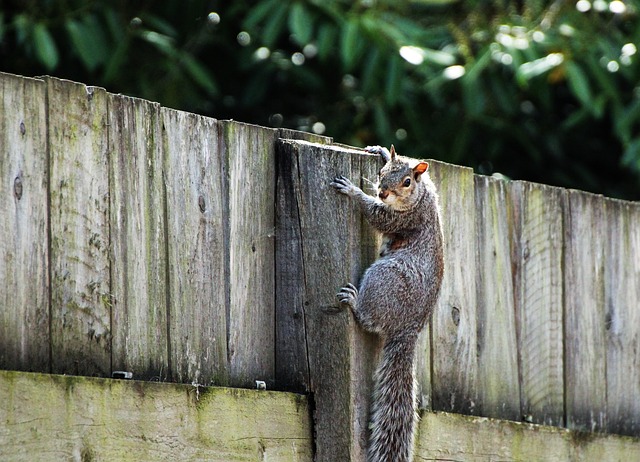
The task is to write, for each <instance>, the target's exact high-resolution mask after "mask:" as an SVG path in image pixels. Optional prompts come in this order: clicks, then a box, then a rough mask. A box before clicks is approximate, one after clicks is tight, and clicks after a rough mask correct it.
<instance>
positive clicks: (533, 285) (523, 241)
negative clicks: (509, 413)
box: [511, 181, 564, 425]
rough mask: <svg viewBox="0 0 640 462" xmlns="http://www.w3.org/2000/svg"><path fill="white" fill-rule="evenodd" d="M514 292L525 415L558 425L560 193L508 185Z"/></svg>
mask: <svg viewBox="0 0 640 462" xmlns="http://www.w3.org/2000/svg"><path fill="white" fill-rule="evenodd" d="M511 192H512V201H511V206H512V208H513V213H514V240H513V242H514V245H513V246H512V261H513V265H514V271H515V273H514V291H515V294H516V297H515V300H516V323H517V335H518V353H519V358H518V360H519V363H520V392H521V409H522V413H523V417H524V418H525V419H526V420H528V421H532V422H534V423H541V424H549V425H562V424H563V421H564V396H563V393H564V379H563V367H564V366H563V337H562V336H563V331H562V329H563V318H562V316H563V312H562V306H563V295H562V294H563V290H562V287H563V285H562V238H563V232H562V197H563V190H561V189H559V188H552V187H550V186H544V185H538V184H533V183H527V182H520V181H517V182H513V183H512V190H511Z"/></svg>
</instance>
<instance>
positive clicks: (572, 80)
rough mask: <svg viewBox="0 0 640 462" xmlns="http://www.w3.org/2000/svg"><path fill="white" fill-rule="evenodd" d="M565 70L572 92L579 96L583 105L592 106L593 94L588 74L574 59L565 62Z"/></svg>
mask: <svg viewBox="0 0 640 462" xmlns="http://www.w3.org/2000/svg"><path fill="white" fill-rule="evenodd" d="M565 71H566V76H567V83H568V84H569V88H570V89H571V92H572V93H573V94H574V95H575V96H576V98H578V100H579V101H580V102H581V103H582V105H584V106H586V107H591V105H592V102H593V101H592V99H593V96H592V93H591V86H590V85H589V79H588V78H587V75H586V74H585V73H584V72H583V71H582V69H581V68H580V66H578V65H577V64H576V63H575V62H573V61H569V62H567V63H566V64H565Z"/></svg>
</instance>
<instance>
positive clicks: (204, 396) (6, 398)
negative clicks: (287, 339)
mask: <svg viewBox="0 0 640 462" xmlns="http://www.w3.org/2000/svg"><path fill="white" fill-rule="evenodd" d="M0 416H2V427H1V429H0V446H1V447H2V454H3V460H11V461H14V462H21V461H25V462H26V461H33V460H84V461H87V460H118V461H142V460H154V461H156V460H157V461H176V460H189V461H213V462H229V461H255V462H259V461H274V462H280V461H282V462H285V461H286V462H303V461H304V462H311V461H312V456H313V441H312V428H311V422H310V420H311V418H310V412H309V404H308V402H307V399H306V398H305V397H304V396H301V395H294V394H289V393H275V392H268V391H263V392H259V391H251V390H238V389H229V388H215V387H212V388H207V387H198V388H196V387H193V386H190V385H178V384H165V383H152V382H132V381H115V380H109V379H93V378H84V377H62V376H51V375H41V374H27V373H16V372H0Z"/></svg>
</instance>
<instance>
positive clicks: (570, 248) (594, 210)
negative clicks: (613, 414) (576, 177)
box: [564, 191, 607, 431]
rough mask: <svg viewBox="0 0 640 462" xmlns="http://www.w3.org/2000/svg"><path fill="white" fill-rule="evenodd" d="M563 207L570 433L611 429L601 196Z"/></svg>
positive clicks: (576, 198)
mask: <svg viewBox="0 0 640 462" xmlns="http://www.w3.org/2000/svg"><path fill="white" fill-rule="evenodd" d="M564 199H565V207H564V284H565V285H564V286H565V291H564V309H565V311H564V324H565V327H564V361H565V365H564V367H565V384H564V386H565V409H566V419H567V420H566V425H567V427H568V428H572V429H580V430H588V431H601V430H604V429H605V427H606V424H607V422H606V420H607V418H606V401H607V390H606V330H605V306H604V286H605V279H604V245H602V243H603V242H604V239H605V236H606V234H605V221H604V220H605V217H606V211H605V208H604V201H603V198H602V197H601V196H596V195H594V194H589V193H584V192H581V191H567V193H566V195H565V198H564Z"/></svg>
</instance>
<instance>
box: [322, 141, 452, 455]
mask: <svg viewBox="0 0 640 462" xmlns="http://www.w3.org/2000/svg"><path fill="white" fill-rule="evenodd" d="M365 150H366V151H368V152H371V153H376V154H379V155H380V156H381V157H382V159H383V160H384V162H385V165H384V166H383V167H382V169H381V170H380V174H379V183H378V197H377V198H375V197H372V196H369V195H367V194H365V193H364V192H363V191H362V190H361V189H360V188H358V187H357V186H355V185H354V184H353V183H351V181H349V180H348V179H347V178H345V177H342V176H341V177H338V178H336V179H334V180H333V181H332V182H331V186H333V187H334V188H335V189H336V190H337V191H338V192H340V193H342V194H346V195H347V196H349V197H351V198H352V199H354V200H356V201H357V202H358V204H359V205H360V208H361V210H362V212H363V213H364V215H365V217H366V218H367V220H368V221H369V223H370V224H371V226H373V227H374V228H375V229H377V230H378V231H380V232H381V233H382V234H383V237H384V243H383V246H382V249H381V252H380V258H379V259H378V260H376V261H375V262H374V263H373V264H372V265H371V266H370V267H369V268H368V269H367V270H366V271H365V273H364V275H363V277H362V281H361V283H360V289H359V290H358V289H357V288H356V287H355V286H354V285H352V284H348V285H347V286H346V287H343V288H342V289H341V290H340V291H339V292H338V294H337V297H338V300H339V302H340V304H341V306H343V307H349V308H351V310H352V311H353V314H354V316H355V318H356V320H357V322H358V323H359V324H360V325H361V326H362V328H364V329H365V330H367V331H369V332H374V333H376V334H378V335H380V336H381V337H382V339H383V342H384V346H383V349H382V358H381V360H380V364H379V365H378V368H377V370H376V373H375V378H374V382H375V383H374V392H373V400H372V405H371V414H370V424H369V428H370V431H371V433H370V437H369V445H368V448H367V461H368V462H392V461H393V462H409V461H410V460H412V458H413V446H414V436H415V427H416V423H417V413H416V382H415V352H416V343H417V339H418V334H419V333H420V331H421V330H422V328H423V327H424V326H425V324H426V323H427V322H428V320H429V318H430V317H431V315H432V313H433V309H434V306H435V304H436V301H437V299H438V295H439V293H440V286H441V283H442V276H443V274H444V253H443V236H442V229H441V225H440V210H439V204H438V194H437V192H436V188H435V185H434V184H433V182H432V181H431V178H429V174H428V173H427V169H428V167H429V166H428V164H427V163H426V162H419V161H413V160H411V159H408V158H404V157H401V156H398V155H396V152H395V149H394V147H393V146H391V150H390V151H389V150H387V149H386V148H383V147H380V146H370V147H367V148H365ZM413 164H415V165H413ZM412 165H413V166H412Z"/></svg>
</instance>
